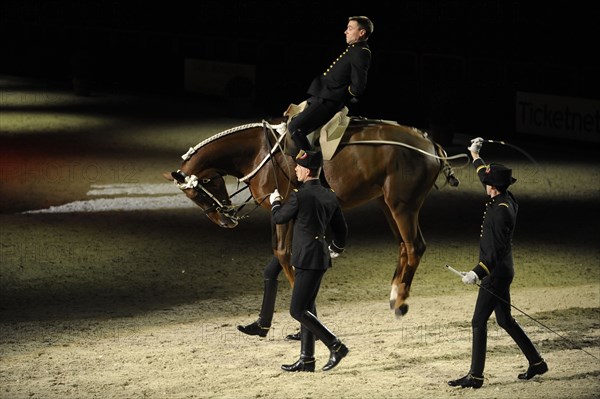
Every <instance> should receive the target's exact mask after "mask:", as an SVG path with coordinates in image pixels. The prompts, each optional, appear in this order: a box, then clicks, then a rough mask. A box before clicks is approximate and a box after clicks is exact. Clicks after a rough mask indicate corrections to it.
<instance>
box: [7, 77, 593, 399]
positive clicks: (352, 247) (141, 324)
mask: <svg viewBox="0 0 600 399" xmlns="http://www.w3.org/2000/svg"><path fill="white" fill-rule="evenodd" d="M0 82H1V83H2V85H3V95H2V119H1V127H2V130H1V134H0V140H1V141H0V144H1V147H0V148H2V164H1V166H2V169H1V171H2V181H1V183H2V184H1V186H0V189H1V194H2V197H1V198H2V201H1V203H0V205H1V206H2V212H3V213H2V214H0V226H1V228H0V239H1V240H0V243H1V248H0V251H1V252H0V259H1V263H2V266H1V268H0V300H1V302H0V397H1V398H142V397H148V398H281V397H283V398H366V397H370V398H388V397H406V398H417V399H419V398H423V399H424V398H451V397H473V398H484V397H485V398H514V397H519V398H567V397H568V398H594V397H600V394H599V392H600V360H598V358H599V357H600V349H599V348H600V283H598V281H599V278H600V254H599V250H598V245H597V243H598V242H599V241H598V238H599V237H598V232H597V228H596V226H597V224H598V220H599V218H598V210H597V209H596V208H597V204H598V199H599V198H600V196H599V193H598V186H597V184H591V183H590V182H598V181H599V170H600V168H599V167H598V166H599V164H598V161H595V160H594V159H595V157H594V156H593V155H592V154H593V148H591V147H586V146H572V147H569V148H561V147H544V148H535V147H527V149H528V151H530V152H531V154H533V155H534V157H535V159H536V160H537V161H538V162H539V165H532V164H531V163H529V161H528V160H527V159H524V157H522V156H521V155H519V154H514V153H508V152H506V149H505V148H492V147H489V149H488V151H489V152H488V154H490V156H494V160H496V161H501V162H502V161H505V162H506V163H508V162H510V164H511V166H513V169H514V170H515V172H516V173H517V177H518V178H519V183H518V185H516V186H515V189H514V192H515V194H516V195H517V196H518V198H519V200H520V203H521V214H520V217H519V225H518V228H517V233H516V234H515V261H516V264H517V277H516V279H515V282H514V283H513V292H512V293H513V304H515V305H516V306H517V307H518V308H519V309H521V310H522V311H524V312H525V313H527V314H528V315H529V316H531V317H533V318H534V319H535V320H537V322H536V321H533V320H532V319H530V318H529V317H527V316H525V315H523V314H521V313H520V312H518V311H517V310H515V311H514V312H513V314H514V315H515V317H516V318H517V320H518V321H519V322H520V324H522V325H523V327H524V328H525V330H526V331H527V332H528V334H529V335H530V337H531V338H532V340H533V341H534V343H536V345H538V349H539V350H540V352H541V353H542V354H543V356H544V358H545V359H546V360H547V362H548V364H549V366H550V371H549V372H548V373H546V374H545V375H543V376H538V377H536V378H534V379H533V380H531V381H527V382H523V381H519V380H518V379H517V378H516V376H517V374H518V373H520V372H522V371H523V370H524V369H525V368H526V366H527V365H526V360H525V358H524V357H523V356H522V355H521V353H520V352H519V350H518V348H517V347H516V345H515V344H514V343H513V342H512V341H511V339H510V337H509V336H507V334H506V333H505V332H504V331H503V330H501V329H499V328H498V327H497V325H496V324H495V322H494V319H493V318H492V319H491V320H490V324H489V334H488V335H489V340H488V359H487V366H486V381H485V385H484V387H483V388H482V389H480V390H470V389H468V390H463V389H455V388H450V387H448V386H447V385H446V381H447V380H449V379H452V378H456V377H460V376H462V375H463V374H464V373H466V372H467V370H468V367H469V363H470V324H469V323H470V318H471V314H472V310H473V305H474V302H475V298H476V289H475V288H474V287H467V286H464V285H463V284H462V283H461V282H460V281H458V280H457V279H456V278H455V277H454V276H453V275H452V274H450V273H449V272H448V271H447V270H445V268H444V267H443V265H444V264H446V263H449V264H452V265H454V266H455V267H457V268H462V269H465V268H466V267H468V266H466V265H471V264H473V262H474V260H475V256H476V248H477V233H478V228H479V223H480V220H481V219H480V218H481V211H482V207H483V202H484V198H483V197H482V195H483V193H482V192H481V191H480V187H479V186H478V183H477V182H476V181H475V178H474V176H473V174H472V171H471V170H470V169H468V168H465V169H458V171H457V173H458V175H459V177H460V178H461V186H460V188H459V189H458V190H454V191H452V190H450V189H449V188H443V189H442V190H440V191H434V192H432V193H431V195H430V197H429V198H428V200H427V202H426V204H425V206H424V209H423V211H422V216H421V223H422V227H423V231H424V234H425V238H426V239H427V242H428V250H427V253H426V255H425V257H424V259H423V262H422V264H421V266H420V268H419V270H418V271H417V274H416V276H415V281H414V284H413V287H412V296H411V298H410V299H409V304H410V311H409V313H408V314H407V315H406V316H405V317H404V318H402V319H400V320H398V319H396V318H394V316H393V313H391V312H390V310H389V309H388V304H387V296H388V289H389V279H390V277H391V274H392V272H393V267H394V264H395V260H396V255H397V253H396V249H395V245H394V242H393V240H392V238H391V235H390V234H389V233H388V230H387V226H386V225H385V222H384V220H383V216H382V215H381V213H380V212H379V210H378V209H376V208H374V207H373V206H371V205H366V206H364V207H362V208H358V209H355V210H350V211H348V212H347V218H348V223H349V227H350V232H351V236H350V240H349V245H348V251H347V252H346V253H345V254H344V256H343V257H341V258H339V259H338V260H336V262H335V265H334V267H333V269H332V270H330V271H329V272H328V273H327V274H326V276H325V280H324V283H323V288H322V290H321V293H320V296H319V299H318V305H319V313H320V316H321V318H322V319H323V321H324V322H325V323H326V324H327V325H328V326H329V327H330V328H331V329H332V330H333V331H334V332H336V333H337V334H338V335H339V336H340V338H342V339H343V340H344V342H346V343H347V345H348V346H349V347H350V354H349V356H348V357H347V358H346V359H344V360H343V361H342V363H341V364H340V365H339V366H338V367H337V368H336V369H334V370H332V371H330V372H327V373H326V372H322V371H321V370H320V367H321V366H322V365H323V364H324V363H325V362H326V359H327V350H326V348H325V347H324V346H323V345H321V344H319V343H317V353H316V356H317V362H318V363H317V367H318V369H317V372H315V373H299V374H288V373H285V372H282V371H281V370H280V368H279V367H280V365H281V364H283V363H289V362H293V361H295V359H296V358H297V356H298V353H299V344H298V343H296V342H288V341H285V340H284V337H285V335H287V334H288V333H290V332H295V330H296V323H295V322H294V321H293V320H292V319H291V317H290V316H289V314H288V313H287V306H288V304H289V298H290V292H289V288H288V285H287V283H286V282H285V281H283V280H284V279H283V276H281V277H280V281H281V282H280V293H279V296H278V299H277V310H276V314H275V320H274V325H273V328H272V329H271V331H270V334H269V335H268V336H267V338H264V339H259V338H257V337H248V336H243V335H242V334H240V333H239V332H237V330H236V325H237V324H241V323H244V324H245V323H248V322H251V321H253V320H254V319H255V318H256V316H257V313H258V307H259V305H260V299H261V295H262V292H261V288H262V287H261V284H262V282H261V281H262V268H263V266H264V264H266V262H267V261H268V260H269V256H270V255H269V245H270V244H269V243H270V241H269V240H270V239H269V221H268V214H266V212H263V211H262V210H258V211H256V212H255V213H253V214H252V216H251V218H250V219H248V220H247V221H245V222H244V223H242V224H241V225H240V226H239V227H237V228H236V229H234V230H223V229H219V228H218V227H217V226H215V225H212V224H211V223H210V222H209V221H208V220H207V218H206V217H205V216H204V215H203V214H202V213H201V212H200V211H199V210H198V209H197V208H195V207H194V206H193V204H191V202H189V201H188V200H187V199H185V198H184V197H183V195H182V194H181V193H179V192H177V190H174V189H173V187H172V186H171V185H170V184H168V183H166V182H164V181H163V180H162V178H161V176H160V174H161V173H162V172H163V171H170V170H173V169H176V168H177V167H178V165H179V156H180V155H181V153H183V152H185V151H186V149H187V148H188V147H189V146H191V145H194V144H196V143H197V142H199V141H200V140H202V139H203V138H205V137H208V136H210V135H212V134H216V133H218V132H220V131H222V130H225V129H227V128H229V127H232V126H236V125H240V124H243V123H246V121H245V120H239V119H232V118H227V117H223V116H221V117H214V116H210V117H209V116H207V115H206V112H205V113H202V114H199V113H198V112H197V109H196V106H197V104H195V103H193V102H190V101H183V100H181V99H179V100H178V99H161V98H148V97H146V98H144V99H143V100H142V99H140V98H138V97H136V96H135V95H126V94H124V93H119V95H116V94H115V93H100V94H97V95H96V96H94V97H90V98H79V97H74V96H72V95H71V94H70V93H69V92H67V91H64V90H62V89H61V88H60V87H54V86H52V87H50V86H48V85H45V84H40V83H37V85H36V84H35V82H33V83H32V82H23V81H20V80H15V79H7V78H4V79H2V80H0ZM177 101H179V102H177ZM202 109H203V110H204V111H205V110H206V107H204V108H202ZM374 117H375V116H374ZM251 121H255V120H251ZM459 139H460V138H459ZM460 148H464V147H463V146H462V143H458V144H457V147H456V151H461V150H460ZM484 150H485V149H484ZM449 153H451V154H453V153H455V151H452V150H450V151H449ZM484 155H485V154H484ZM502 157H505V158H504V159H503V158H502ZM188 202H189V203H188ZM28 211H35V212H28ZM461 266H462V267H461ZM539 323H542V324H543V325H545V326H546V327H543V326H542V325H541V324H539ZM551 330H552V331H551Z"/></svg>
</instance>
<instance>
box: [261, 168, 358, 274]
mask: <svg viewBox="0 0 600 399" xmlns="http://www.w3.org/2000/svg"><path fill="white" fill-rule="evenodd" d="M271 213H272V217H273V221H274V222H275V223H277V224H285V223H287V222H289V221H291V220H294V231H293V238H292V266H294V267H295V268H297V269H309V270H326V269H327V268H329V267H330V266H331V258H330V255H329V249H328V248H327V241H325V230H326V229H327V226H330V227H331V232H332V233H333V238H334V239H335V245H336V246H337V247H339V248H344V246H345V245H346V236H347V234H348V226H347V224H346V219H345V218H344V215H343V213H342V210H341V208H340V205H339V203H338V201H337V198H336V196H335V194H334V192H333V191H332V190H331V189H328V188H325V187H323V186H322V185H321V183H320V181H319V180H318V179H313V180H308V181H306V182H305V183H304V184H303V185H302V186H300V189H299V190H297V191H296V190H294V192H292V194H291V195H290V197H289V198H288V200H287V201H286V202H285V203H284V204H283V205H282V204H281V202H280V201H275V202H274V204H273V207H272V208H271Z"/></svg>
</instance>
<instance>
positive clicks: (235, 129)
mask: <svg viewBox="0 0 600 399" xmlns="http://www.w3.org/2000/svg"><path fill="white" fill-rule="evenodd" d="M261 126H263V124H262V123H248V124H247V125H241V126H236V127H232V128H231V129H227V130H225V131H222V132H221V133H217V134H215V135H212V136H210V137H209V138H207V139H206V140H203V141H201V142H200V143H198V144H196V146H194V147H190V149H189V150H188V151H187V152H186V153H185V154H183V155H182V156H181V158H182V159H183V160H184V161H187V160H188V159H190V158H191V157H192V155H194V154H195V153H196V151H198V150H199V149H200V148H202V147H204V146H205V145H207V144H209V143H212V142H213V141H215V140H218V139H220V138H221V137H225V136H228V135H230V134H232V133H236V132H239V131H241V130H246V129H250V128H253V127H261Z"/></svg>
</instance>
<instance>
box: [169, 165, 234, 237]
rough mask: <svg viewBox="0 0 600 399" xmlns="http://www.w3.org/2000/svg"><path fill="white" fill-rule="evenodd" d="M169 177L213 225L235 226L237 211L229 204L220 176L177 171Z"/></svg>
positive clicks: (215, 172) (211, 171)
mask: <svg viewBox="0 0 600 399" xmlns="http://www.w3.org/2000/svg"><path fill="white" fill-rule="evenodd" d="M171 176H172V178H173V179H174V180H175V182H176V184H177V186H178V187H179V188H180V189H181V191H183V192H184V193H185V195H187V197H188V198H189V199H191V200H192V201H194V202H195V203H196V204H197V205H198V206H199V207H200V208H201V209H202V210H203V211H204V213H205V214H206V216H208V218H209V219H210V220H211V221H212V222H213V223H215V224H216V225H218V226H220V227H224V228H234V227H236V226H237V224H238V217H237V216H236V213H237V210H236V207H234V206H233V205H232V204H231V199H230V198H229V194H228V193H227V187H226V185H225V180H224V179H223V176H222V175H221V174H219V173H217V171H215V170H207V171H203V172H202V173H201V174H199V176H196V175H187V174H185V173H184V172H182V171H181V170H178V171H177V172H172V173H171Z"/></svg>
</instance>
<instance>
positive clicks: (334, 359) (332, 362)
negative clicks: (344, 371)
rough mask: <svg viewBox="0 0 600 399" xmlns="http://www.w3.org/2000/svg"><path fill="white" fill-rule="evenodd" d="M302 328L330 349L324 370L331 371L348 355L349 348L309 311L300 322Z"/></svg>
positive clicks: (305, 312)
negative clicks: (305, 328)
mask: <svg viewBox="0 0 600 399" xmlns="http://www.w3.org/2000/svg"><path fill="white" fill-rule="evenodd" d="M300 322H301V323H302V328H304V327H307V328H308V329H309V330H310V331H311V332H313V333H314V334H315V336H316V338H318V339H320V340H321V342H323V343H324V344H325V346H327V348H329V360H328V361H327V364H325V366H323V370H324V371H327V370H331V369H332V368H334V367H335V366H337V365H338V363H339V362H340V361H341V360H342V359H343V358H344V357H346V355H347V354H348V348H347V347H346V345H344V344H343V343H342V341H340V340H339V339H338V338H337V337H336V336H335V335H334V334H333V333H332V332H331V331H329V329H328V328H327V327H325V326H324V325H323V323H321V321H320V320H319V319H317V318H316V317H315V315H313V314H312V313H310V312H309V311H308V310H306V311H304V313H303V314H302V318H301V320H300Z"/></svg>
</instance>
